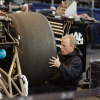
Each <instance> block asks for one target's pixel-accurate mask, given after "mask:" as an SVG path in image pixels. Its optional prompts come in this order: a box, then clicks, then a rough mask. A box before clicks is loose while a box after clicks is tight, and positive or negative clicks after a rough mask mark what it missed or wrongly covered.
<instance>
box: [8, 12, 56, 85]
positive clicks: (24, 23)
mask: <svg viewBox="0 0 100 100" xmlns="http://www.w3.org/2000/svg"><path fill="white" fill-rule="evenodd" d="M8 17H9V18H11V19H12V22H11V23H12V25H13V26H14V28H13V29H12V31H11V35H12V36H13V37H14V38H17V37H18V35H19V36H20V38H21V39H20V44H19V46H18V48H19V49H20V50H21V51H22V52H23V53H21V52H20V51H19V60H20V65H21V70H22V74H23V75H25V76H26V77H27V79H28V82H29V86H33V85H36V84H41V83H43V82H45V81H46V80H48V79H49V78H50V77H51V75H52V73H53V71H54V68H49V64H48V61H49V59H50V58H51V57H52V56H54V57H55V56H56V43H55V38H54V34H53V30H52V28H51V26H50V24H49V22H48V20H47V19H46V18H45V17H44V16H43V15H42V14H39V13H35V12H22V13H12V14H8Z"/></svg>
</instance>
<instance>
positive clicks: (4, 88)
mask: <svg viewBox="0 0 100 100" xmlns="http://www.w3.org/2000/svg"><path fill="white" fill-rule="evenodd" d="M0 85H1V87H2V88H3V90H4V92H5V93H6V95H7V96H8V97H9V98H11V97H12V96H11V95H10V94H9V92H8V91H7V89H6V87H5V86H4V84H3V82H2V81H1V79H0Z"/></svg>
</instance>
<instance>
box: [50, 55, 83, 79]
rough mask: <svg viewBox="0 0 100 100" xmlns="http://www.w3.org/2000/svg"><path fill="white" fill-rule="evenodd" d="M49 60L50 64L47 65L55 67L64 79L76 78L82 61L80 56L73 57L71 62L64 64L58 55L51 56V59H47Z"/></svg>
mask: <svg viewBox="0 0 100 100" xmlns="http://www.w3.org/2000/svg"><path fill="white" fill-rule="evenodd" d="M49 61H50V62H49V64H52V65H51V66H49V67H57V68H58V70H59V72H60V74H61V76H62V78H64V79H65V80H69V79H74V78H76V77H77V76H78V75H79V74H80V72H81V70H82V61H81V59H80V57H77V58H76V57H73V59H72V60H71V62H70V63H69V64H68V65H66V66H65V65H63V64H62V63H60V61H59V57H57V58H55V57H52V59H49Z"/></svg>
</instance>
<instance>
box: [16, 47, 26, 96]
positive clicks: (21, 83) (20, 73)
mask: <svg viewBox="0 0 100 100" xmlns="http://www.w3.org/2000/svg"><path fill="white" fill-rule="evenodd" d="M15 52H16V53H17V58H16V59H17V60H16V62H17V68H18V73H19V75H22V72H21V67H20V63H19V58H18V52H17V47H15ZM19 81H20V85H21V90H22V93H24V94H23V96H24V97H25V92H24V87H23V81H22V79H19Z"/></svg>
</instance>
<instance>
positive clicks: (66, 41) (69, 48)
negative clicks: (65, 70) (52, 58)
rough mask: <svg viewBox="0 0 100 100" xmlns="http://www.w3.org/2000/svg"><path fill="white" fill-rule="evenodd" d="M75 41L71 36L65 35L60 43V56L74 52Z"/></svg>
mask: <svg viewBox="0 0 100 100" xmlns="http://www.w3.org/2000/svg"><path fill="white" fill-rule="evenodd" d="M76 44H77V41H76V38H75V37H74V36H72V35H66V36H64V37H63V38H62V42H61V47H60V49H61V54H62V55H67V54H70V53H71V52H73V51H74V49H75V47H76Z"/></svg>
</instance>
